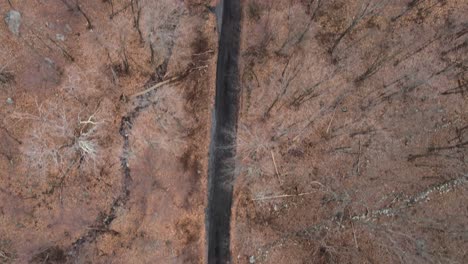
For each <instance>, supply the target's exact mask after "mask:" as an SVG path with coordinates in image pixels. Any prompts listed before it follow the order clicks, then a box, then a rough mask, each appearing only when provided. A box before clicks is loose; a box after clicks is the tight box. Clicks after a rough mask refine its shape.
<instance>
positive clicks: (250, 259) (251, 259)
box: [249, 256, 255, 264]
mask: <svg viewBox="0 0 468 264" xmlns="http://www.w3.org/2000/svg"><path fill="white" fill-rule="evenodd" d="M249 263H250V264H254V263H255V256H250V258H249Z"/></svg>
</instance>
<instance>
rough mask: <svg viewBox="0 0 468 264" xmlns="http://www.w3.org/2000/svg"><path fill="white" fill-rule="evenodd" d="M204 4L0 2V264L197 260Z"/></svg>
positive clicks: (207, 114)
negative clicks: (12, 13)
mask: <svg viewBox="0 0 468 264" xmlns="http://www.w3.org/2000/svg"><path fill="white" fill-rule="evenodd" d="M10 2H11V5H10V4H9V3H10ZM209 4H210V1H186V2H185V3H181V2H176V1H144V0H140V1H115V0H114V1H71V0H70V1H68V0H63V1H1V2H0V10H1V12H2V23H0V31H1V34H0V36H1V37H0V46H1V47H2V48H1V50H0V53H1V56H0V69H1V72H0V74H1V75H0V77H1V78H0V81H1V83H0V125H1V126H0V200H1V202H0V263H28V262H30V263H64V262H73V263H110V262H112V263H155V260H158V261H157V262H158V263H202V262H203V258H204V253H205V238H204V237H205V235H204V221H205V219H204V212H205V207H206V204H205V200H206V197H205V196H206V185H207V183H206V171H207V170H208V169H207V159H208V154H207V153H208V146H209V131H210V126H211V124H210V122H211V108H212V100H213V98H214V83H215V80H214V78H215V74H214V73H215V69H216V67H215V66H216V47H217V33H216V28H215V27H216V17H215V15H214V14H212V13H211V12H210V11H209V9H208V8H207V6H208V5H209ZM10 10H17V11H18V12H19V13H20V15H21V20H20V21H19V22H20V25H19V28H18V29H19V30H18V32H17V33H18V34H17V35H15V32H14V26H13V30H10V28H9V27H8V25H7V23H6V20H5V22H4V19H3V18H4V16H5V17H6V16H7V12H9V11H10ZM13 19H14V17H13V18H12V19H10V21H8V22H9V23H10V24H11V23H12V22H15V21H13ZM167 80H169V81H168V83H167V84H165V85H162V86H158V87H154V86H155V85H156V84H158V83H161V82H163V81H167Z"/></svg>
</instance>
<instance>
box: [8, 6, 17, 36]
mask: <svg viewBox="0 0 468 264" xmlns="http://www.w3.org/2000/svg"><path fill="white" fill-rule="evenodd" d="M5 23H6V24H7V25H8V29H9V30H10V31H11V33H13V34H15V35H16V36H18V35H19V29H20V25H21V14H20V12H18V11H16V10H10V11H8V13H6V15H5Z"/></svg>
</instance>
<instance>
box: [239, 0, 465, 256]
mask: <svg viewBox="0 0 468 264" xmlns="http://www.w3.org/2000/svg"><path fill="white" fill-rule="evenodd" d="M243 12H244V17H243V26H242V36H243V38H242V51H241V59H240V61H241V64H242V68H243V69H242V70H241V79H242V82H243V83H242V89H243V94H242V110H241V113H240V121H239V128H238V130H239V131H238V139H237V151H238V154H237V167H236V169H237V171H238V174H239V176H238V178H237V180H236V183H235V184H236V191H235V197H234V200H235V205H234V208H233V212H234V215H233V222H232V224H231V226H232V235H233V239H232V242H231V247H232V255H233V259H234V260H235V263H289V264H293V263H466V262H467V261H468V255H467V251H466V248H467V245H468V233H467V231H468V220H467V219H468V207H467V201H468V196H467V195H468V184H467V183H468V101H467V100H468V87H467V85H468V75H467V67H468V64H467V63H468V60H467V59H468V57H467V54H468V53H467V51H468V47H467V43H468V34H467V33H468V31H467V23H468V19H467V17H466V13H467V12H468V4H467V2H466V1H456V0H448V1H430V0H428V1H424V0H423V1H378V0H370V1H368V0H365V1H319V0H316V1H286V0H285V1H258V0H251V1H246V3H245V4H244V8H243Z"/></svg>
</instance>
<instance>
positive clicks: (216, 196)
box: [206, 0, 240, 263]
mask: <svg viewBox="0 0 468 264" xmlns="http://www.w3.org/2000/svg"><path fill="white" fill-rule="evenodd" d="M221 5H222V6H223V15H222V18H221V19H220V20H221V21H222V28H221V36H220V40H219V53H218V64H217V73H216V98H215V107H214V113H213V124H212V139H211V140H212V142H211V146H210V160H209V172H208V173H209V175H208V185H209V186H208V209H207V218H206V227H207V243H208V263H229V262H230V258H231V256H230V252H229V249H230V248H229V242H230V235H229V233H230V217H231V205H232V191H233V187H232V186H233V181H234V172H235V171H234V159H235V155H236V148H235V144H236V130H237V119H238V107H239V70H238V56H239V35H240V3H239V1H238V0H231V1H229V0H228V1H225V3H224V5H223V4H221ZM218 19H219V17H218Z"/></svg>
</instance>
